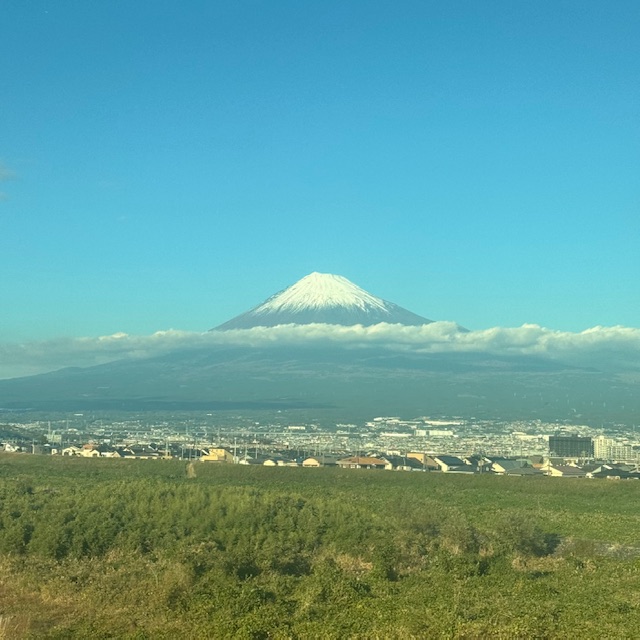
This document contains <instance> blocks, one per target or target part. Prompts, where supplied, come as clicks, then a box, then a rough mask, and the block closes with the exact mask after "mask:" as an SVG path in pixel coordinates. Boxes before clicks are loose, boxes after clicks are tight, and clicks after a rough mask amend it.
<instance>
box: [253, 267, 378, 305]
mask: <svg viewBox="0 0 640 640" xmlns="http://www.w3.org/2000/svg"><path fill="white" fill-rule="evenodd" d="M327 307H352V308H354V309H361V310H363V311H364V310H368V309H377V310H379V311H387V312H388V310H387V305H386V304H385V301H384V300H382V299H381V298H378V297H376V296H373V295H371V294H370V293H368V292H367V291H365V290H364V289H361V288H360V287H359V286H358V285H355V284H353V282H351V281H350V280H347V278H344V277H343V276H337V275H333V274H332V273H318V272H317V271H314V272H313V273H310V274H309V275H308V276H305V277H304V278H302V279H301V280H298V282H296V283H295V284H293V285H291V286H290V287H288V288H287V289H285V290H284V291H281V292H280V293H277V294H276V295H274V296H272V297H271V298H269V300H267V301H266V302H264V303H263V304H261V305H260V306H259V307H257V308H256V309H255V310H254V312H255V313H272V312H274V311H276V312H277V311H289V312H295V311H302V310H305V309H323V308H327Z"/></svg>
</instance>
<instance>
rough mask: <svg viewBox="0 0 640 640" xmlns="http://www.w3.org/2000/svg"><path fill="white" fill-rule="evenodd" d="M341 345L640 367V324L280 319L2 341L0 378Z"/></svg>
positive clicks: (615, 367)
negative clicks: (576, 327)
mask: <svg viewBox="0 0 640 640" xmlns="http://www.w3.org/2000/svg"><path fill="white" fill-rule="evenodd" d="M323 344H326V345H335V346H338V345H340V346H343V347H345V348H362V347H379V348H382V349H387V350H391V351H399V352H407V351H411V352H417V353H425V354H429V353H484V354H487V355H495V356H506V355H523V356H524V355H528V356H539V357H544V358H549V359H553V360H556V361H561V362H565V363H567V364H571V365H578V366H593V367H597V368H600V369H604V370H615V371H626V370H632V371H640V365H639V363H640V329H636V328H631V327H623V326H613V327H602V326H596V327H593V328H590V329H587V330H585V331H581V332H578V333H572V332H566V331H555V330H551V329H547V328H544V327H541V326H539V325H535V324H525V325H522V326H521V327H513V328H503V327H494V328H490V329H483V330H478V331H461V330H460V328H459V327H458V325H456V324H455V323H452V322H433V323H431V324H428V325H423V326H403V325H395V324H384V323H382V324H378V325H373V326H368V327H363V326H361V325H355V326H339V325H328V324H308V325H279V326H276V327H254V328H251V329H237V330H229V331H224V332H222V331H219V332H217V331H212V332H206V333H196V332H187V331H179V330H173V329H170V330H167V331H158V332H156V333H154V334H152V335H148V336H136V335H129V334H126V333H116V334H113V335H109V336H99V337H81V338H58V339H53V340H46V341H39V342H27V343H21V344H16V343H4V344H2V343H0V378H12V377H20V376H27V375H34V374H38V373H45V372H50V371H54V370H57V369H61V368H64V367H70V366H75V367H86V366H92V365H98V364H105V363H107V362H113V361H115V360H120V359H136V358H147V357H153V356H161V355H163V354H166V353H170V352H172V351H176V350H180V349H205V348H207V347H225V346H227V347H231V346H236V347H240V346H245V347H254V348H257V347H285V348H286V347H287V346H290V347H294V346H296V347H300V346H304V345H308V346H320V345H323Z"/></svg>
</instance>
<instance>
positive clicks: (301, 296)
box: [216, 272, 432, 330]
mask: <svg viewBox="0 0 640 640" xmlns="http://www.w3.org/2000/svg"><path fill="white" fill-rule="evenodd" d="M381 322H387V323H390V324H406V325H421V324H428V323H430V322H432V321H431V320H428V319H427V318H423V317H422V316H418V315H416V314H415V313H412V312H411V311H407V310H406V309H403V308H402V307H399V306H398V305H396V304H394V303H393V302H388V301H386V300H383V299H382V298H378V297H377V296H374V295H372V294H370V293H369V292H367V291H365V290H364V289H361V288H360V287H358V286H357V285H355V284H354V283H353V282H351V281H350V280H347V278H344V277H343V276H339V275H333V274H330V273H317V272H314V273H310V274H309V275H308V276H305V277H304V278H302V279H301V280H298V282H296V283H295V284H293V285H291V286H290V287H287V288H286V289H284V290H282V291H280V292H279V293H276V294H275V295H273V296H271V297H270V298H269V299H267V300H265V302H263V303H262V304H260V305H258V306H257V307H254V308H253V309H251V310H250V311H247V312H246V313H243V314H242V315H240V316H237V317H236V318H233V319H232V320H229V321H228V322H225V323H224V324H222V325H220V326H219V327H216V329H219V330H227V329H249V328H251V327H258V326H267V327H272V326H276V325H280V324H311V323H324V324H338V325H347V326H351V325H355V324H361V325H364V326H370V325H374V324H379V323H381Z"/></svg>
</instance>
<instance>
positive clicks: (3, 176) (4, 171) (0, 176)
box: [0, 162, 17, 182]
mask: <svg viewBox="0 0 640 640" xmlns="http://www.w3.org/2000/svg"><path fill="white" fill-rule="evenodd" d="M16 177H17V175H16V172H15V171H14V170H13V169H10V168H9V167H8V166H7V165H6V164H5V163H4V162H0V182H7V181H8V180H13V179H14V178H16Z"/></svg>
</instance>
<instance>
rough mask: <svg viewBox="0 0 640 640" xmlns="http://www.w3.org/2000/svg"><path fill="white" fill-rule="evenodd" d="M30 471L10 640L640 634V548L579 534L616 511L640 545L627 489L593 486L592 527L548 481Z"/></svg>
mask: <svg viewBox="0 0 640 640" xmlns="http://www.w3.org/2000/svg"><path fill="white" fill-rule="evenodd" d="M24 458H26V456H23V457H20V456H2V457H0V579H1V580H2V584H3V589H2V590H0V611H1V612H2V617H0V634H1V633H2V632H3V629H4V633H5V635H6V637H29V636H30V635H32V636H36V637H65V638H66V637H89V636H91V637H136V638H144V637H149V638H158V637H167V638H169V637H176V634H177V635H179V636H180V637H194V638H195V637H230V638H231V637H246V638H271V637H274V638H278V637H281V638H291V637H293V638H307V637H328V638H331V637H335V638H337V637H362V638H365V637H366V638H374V637H379V638H382V637H384V638H411V637H416V638H419V637H560V636H562V635H565V634H569V633H571V630H572V629H573V630H575V625H576V624H580V629H581V635H582V637H601V636H603V635H604V636H607V637H625V633H626V632H627V631H628V630H629V629H630V628H631V627H629V626H628V625H629V624H630V621H632V620H638V619H639V618H640V608H639V606H640V605H639V603H638V600H637V597H636V595H635V594H636V593H637V589H638V587H639V586H640V584H639V583H638V581H639V577H640V564H639V561H638V557H637V555H636V549H635V547H634V546H633V545H629V544H625V545H623V544H620V543H618V544H617V545H615V546H611V545H610V544H609V542H612V541H615V540H613V539H611V540H607V539H606V538H605V539H589V538H584V537H583V535H581V534H584V529H582V530H578V529H576V530H575V531H573V532H571V527H572V526H575V522H578V523H579V522H580V520H581V519H582V518H586V517H587V516H589V515H590V514H591V515H592V516H593V517H594V518H595V519H596V520H597V519H598V515H599V514H598V513H594V512H593V505H596V506H597V505H598V504H602V505H603V507H602V508H603V509H605V506H604V505H605V502H606V504H607V505H608V506H607V507H606V508H608V509H609V512H608V513H607V514H606V515H612V516H615V514H616V513H617V511H616V507H615V505H616V504H618V503H620V509H619V512H618V515H619V518H620V522H621V523H622V525H623V526H625V527H626V526H632V525H633V526H635V527H637V525H638V516H634V515H632V514H631V513H630V512H629V510H628V509H627V508H626V506H625V507H623V506H622V505H623V503H624V504H625V505H626V504H627V499H628V497H629V493H628V492H629V489H626V488H618V487H620V486H621V485H619V484H618V486H617V487H616V486H613V485H614V484H615V483H608V484H609V485H610V486H611V489H608V490H607V491H608V494H607V495H605V493H603V491H602V490H601V489H599V488H598V489H592V488H591V487H593V486H594V485H591V484H589V483H576V484H580V485H581V486H580V490H582V491H585V492H586V493H587V496H586V497H587V498H589V497H590V498H591V507H590V508H589V509H588V510H587V511H585V508H586V507H585V506H584V505H586V502H584V501H579V500H577V501H573V502H572V501H571V496H570V497H569V501H568V502H565V503H563V501H562V494H561V493H560V494H559V493H557V489H556V490H555V491H556V493H554V492H548V493H547V494H545V493H539V494H537V495H536V488H539V489H540V491H542V492H544V491H549V490H548V489H546V488H543V485H547V484H548V481H547V482H546V483H545V482H543V483H532V482H531V480H530V479H527V480H526V481H525V482H517V481H516V482H513V481H512V480H510V479H506V478H504V479H502V478H501V479H496V478H491V479H490V480H491V481H492V482H491V481H487V479H478V478H450V477H449V478H447V477H442V476H439V477H431V476H429V475H428V474H388V473H376V472H372V471H344V472H340V471H337V470H336V471H329V472H327V471H326V470H317V471H315V472H312V473H311V474H310V473H309V471H308V470H303V473H299V470H296V469H267V468H260V469H246V468H244V469H243V468H240V469H239V468H238V467H233V466H224V465H220V466H215V465H214V466H211V467H207V466H206V465H204V464H197V465H195V466H192V467H188V466H187V465H185V464H184V463H178V462H173V461H167V462H158V461H150V462H143V461H136V462H131V461H126V462H124V463H123V464H122V463H121V464H118V465H117V466H113V461H75V460H74V461H59V460H54V459H41V463H40V466H38V467H37V466H35V465H34V464H32V463H26V462H25V461H24ZM87 462H88V464H87ZM96 463H98V464H96ZM412 476H413V477H412ZM409 480H411V481H412V482H409ZM516 480H517V479H516ZM561 484H562V485H565V486H566V484H567V483H566V482H561V483H558V484H557V485H556V487H559V486H560V485H561ZM574 491H576V489H575V487H571V488H570V490H569V492H570V493H571V494H572V492H574ZM527 492H528V493H527ZM590 492H591V493H590ZM541 497H542V498H543V500H544V502H545V504H544V505H541V504H540V502H539V499H540V498H541ZM587 501H588V500H587ZM500 505H501V506H500ZM612 505H613V506H612ZM600 515H602V514H600ZM572 522H573V523H574V524H573V525H572ZM636 530H637V529H636ZM626 536H627V534H626V533H625V534H624V535H623V536H622V537H623V538H624V539H626ZM602 589H606V590H607V594H608V597H607V598H606V599H603V598H595V597H594V594H595V593H598V592H600V591H601V590H602ZM627 637H628V636H627Z"/></svg>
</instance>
